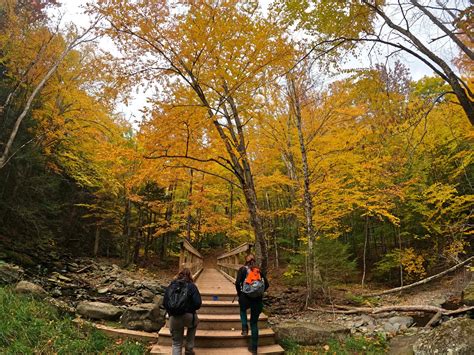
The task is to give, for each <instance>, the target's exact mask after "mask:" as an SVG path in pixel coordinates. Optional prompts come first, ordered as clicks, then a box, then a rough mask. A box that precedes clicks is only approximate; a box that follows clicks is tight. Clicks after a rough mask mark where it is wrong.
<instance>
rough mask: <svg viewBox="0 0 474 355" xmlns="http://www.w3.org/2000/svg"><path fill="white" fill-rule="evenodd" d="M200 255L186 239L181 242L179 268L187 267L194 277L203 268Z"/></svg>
mask: <svg viewBox="0 0 474 355" xmlns="http://www.w3.org/2000/svg"><path fill="white" fill-rule="evenodd" d="M202 261H203V259H202V255H201V254H200V253H199V252H198V251H197V250H196V249H195V248H194V247H193V246H192V245H191V243H189V242H188V241H187V240H184V241H183V242H181V254H180V255H179V269H180V270H182V269H184V268H188V269H189V270H191V273H192V274H193V278H194V279H196V278H197V277H198V276H199V274H200V273H201V271H202V268H203V262H202Z"/></svg>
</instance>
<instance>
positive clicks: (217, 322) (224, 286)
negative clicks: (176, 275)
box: [151, 268, 284, 355]
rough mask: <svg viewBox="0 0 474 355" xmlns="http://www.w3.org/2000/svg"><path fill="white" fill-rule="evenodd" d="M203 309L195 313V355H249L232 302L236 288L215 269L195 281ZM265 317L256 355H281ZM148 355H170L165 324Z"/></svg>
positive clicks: (169, 342)
mask: <svg viewBox="0 0 474 355" xmlns="http://www.w3.org/2000/svg"><path fill="white" fill-rule="evenodd" d="M196 285H197V287H198V288H199V292H200V293H201V297H202V300H203V305H202V307H201V309H200V310H199V311H198V317H199V319H200V322H199V325H198V329H197V331H196V339H195V348H194V351H195V353H196V355H213V354H222V355H226V354H232V355H240V354H249V351H248V349H247V347H248V345H249V344H250V335H248V336H242V335H240V332H241V324H240V317H239V304H238V302H237V300H234V298H235V295H236V292H235V286H234V284H233V283H232V282H230V281H229V280H228V279H227V278H226V277H225V276H224V275H223V274H222V273H221V272H219V271H218V270H217V269H213V268H206V269H204V270H203V271H202V272H201V274H200V275H199V277H198V279H197V280H196ZM266 321H267V316H266V315H265V314H263V313H262V314H261V315H260V319H259V330H260V331H259V335H260V336H259V348H258V353H259V354H283V353H284V351H283V348H281V347H280V346H279V345H278V344H276V342H275V334H274V333H273V331H272V329H271V328H269V327H268V324H267V322H266ZM151 354H171V334H170V331H169V328H168V324H167V325H166V326H165V327H163V328H162V329H161V330H160V332H159V336H158V344H157V345H155V346H154V347H153V348H152V350H151Z"/></svg>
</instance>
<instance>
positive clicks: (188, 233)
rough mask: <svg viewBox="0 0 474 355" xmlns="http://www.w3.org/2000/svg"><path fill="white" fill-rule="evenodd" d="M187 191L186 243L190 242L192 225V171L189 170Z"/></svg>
mask: <svg viewBox="0 0 474 355" xmlns="http://www.w3.org/2000/svg"><path fill="white" fill-rule="evenodd" d="M189 175H190V178H189V191H188V216H187V218H186V239H187V240H188V242H191V224H192V215H191V196H192V194H193V177H194V170H193V169H190V171H189Z"/></svg>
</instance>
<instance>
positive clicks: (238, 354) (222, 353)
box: [150, 344, 285, 355]
mask: <svg viewBox="0 0 474 355" xmlns="http://www.w3.org/2000/svg"><path fill="white" fill-rule="evenodd" d="M194 352H195V353H196V355H249V354H250V353H249V351H248V350H247V347H239V348H194ZM258 353H259V354H268V355H280V354H284V353H285V351H284V350H283V348H282V347H281V346H280V345H278V344H275V345H265V346H260V347H259V348H258ZM150 354H152V355H165V354H166V355H168V354H171V347H170V346H161V345H154V346H153V348H152V349H151V351H150Z"/></svg>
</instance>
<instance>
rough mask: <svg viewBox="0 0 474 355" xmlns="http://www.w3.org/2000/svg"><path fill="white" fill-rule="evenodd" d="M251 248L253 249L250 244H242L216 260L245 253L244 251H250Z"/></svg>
mask: <svg viewBox="0 0 474 355" xmlns="http://www.w3.org/2000/svg"><path fill="white" fill-rule="evenodd" d="M252 247H253V244H252V243H244V244H242V245H239V246H238V247H237V248H234V249H232V250H231V251H229V252H227V253H225V254H222V255H220V256H218V257H217V260H219V259H222V258H226V257H228V256H231V255H235V254H240V253H242V252H245V251H247V250H249V249H251V248H252Z"/></svg>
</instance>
